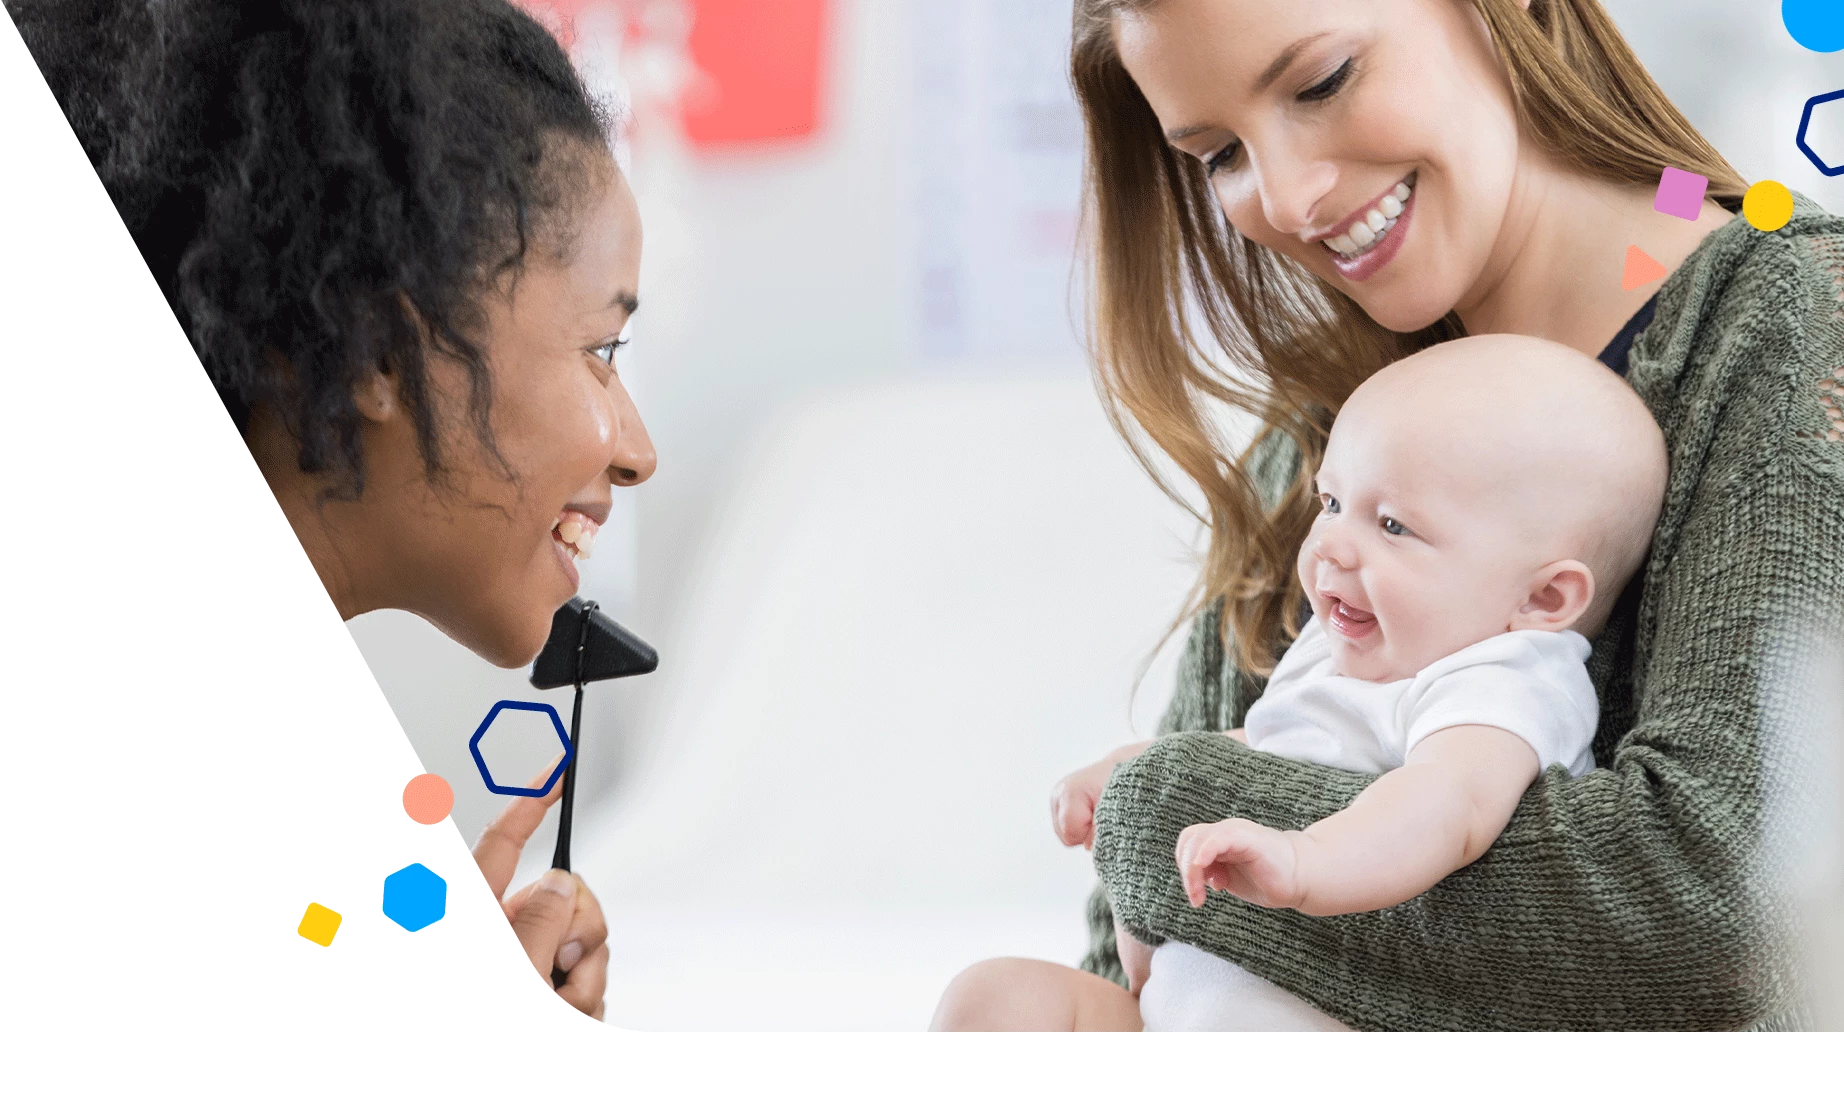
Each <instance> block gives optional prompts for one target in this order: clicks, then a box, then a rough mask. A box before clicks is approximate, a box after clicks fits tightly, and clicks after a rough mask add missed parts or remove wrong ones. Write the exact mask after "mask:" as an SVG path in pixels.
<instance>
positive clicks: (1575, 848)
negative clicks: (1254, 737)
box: [1083, 198, 1844, 1029]
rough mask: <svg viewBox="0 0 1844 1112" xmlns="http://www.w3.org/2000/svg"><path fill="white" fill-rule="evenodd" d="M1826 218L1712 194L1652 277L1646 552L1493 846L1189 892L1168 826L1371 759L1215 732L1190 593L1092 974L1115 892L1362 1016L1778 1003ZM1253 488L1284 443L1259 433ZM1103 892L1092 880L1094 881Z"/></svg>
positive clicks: (1469, 1018) (1514, 1019) (1813, 545)
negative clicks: (1321, 762) (1245, 891)
mask: <svg viewBox="0 0 1844 1112" xmlns="http://www.w3.org/2000/svg"><path fill="white" fill-rule="evenodd" d="M1841 295H1844V220H1840V219H1838V218H1836V217H1833V216H1831V215H1829V214H1827V213H1825V212H1824V211H1823V210H1822V209H1819V208H1818V207H1817V206H1816V205H1813V204H1812V203H1811V202H1809V201H1807V200H1805V199H1804V198H1800V199H1799V201H1798V205H1797V208H1796V212H1795V215H1794V218H1793V221H1792V223H1790V224H1789V225H1787V226H1786V227H1785V228H1784V229H1782V230H1780V231H1779V232H1776V233H1762V232H1759V231H1757V230H1755V229H1754V228H1752V227H1750V226H1749V225H1748V224H1747V223H1746V222H1745V221H1743V220H1740V219H1737V220H1734V221H1732V222H1731V223H1730V224H1728V225H1727V226H1725V227H1723V228H1721V229H1719V230H1718V231H1716V232H1714V233H1712V234H1711V235H1710V236H1708V237H1707V238H1706V239H1705V241H1704V242H1703V244H1702V245H1701V246H1700V247H1699V248H1698V249H1697V251H1696V252H1695V253H1694V254H1693V255H1691V257H1690V258H1689V259H1688V260H1686V261H1685V263H1684V264H1683V265H1682V266H1681V267H1679V268H1678V270H1677V271H1676V273H1674V274H1673V275H1672V276H1671V277H1670V278H1669V279H1667V280H1666V282H1665V284H1664V286H1663V288H1662V290H1661V291H1660V294H1659V302H1658V312H1657V315H1656V317H1655V318H1654V319H1653V321H1652V323H1651V324H1650V325H1649V326H1648V327H1647V328H1646V330H1645V331H1644V332H1643V333H1642V334H1641V335H1640V336H1639V337H1638V339H1637V340H1636V342H1635V343H1634V345H1633V348H1632V352H1631V356H1630V360H1629V369H1628V379H1629V381H1630V382H1631V383H1632V385H1633V387H1634V389H1636V390H1637V391H1638V392H1639V394H1640V396H1641V397H1643V398H1644V399H1645V401H1646V404H1647V405H1648V406H1649V407H1650V408H1651V410H1652V413H1653V415H1654V416H1655V417H1656V418H1657V419H1658V422H1659V425H1660V426H1661V427H1662V428H1663V430H1664V433H1665V439H1666V441H1667V443H1668V444H1669V447H1670V460H1671V479H1670V484H1669V487H1668V490H1667V493H1666V497H1665V505H1664V511H1663V514H1662V516H1661V517H1660V518H1659V522H1658V530H1657V532H1656V533H1655V534H1654V536H1653V545H1652V552H1651V555H1650V556H1649V558H1648V561H1647V563H1646V565H1645V567H1644V569H1643V570H1642V571H1641V572H1640V574H1639V575H1638V576H1636V577H1635V580H1634V583H1633V584H1632V585H1631V586H1629V588H1628V590H1627V591H1626V592H1625V593H1624V594H1623V595H1622V599H1621V604H1620V606H1619V607H1618V608H1617V611H1616V613H1615V615H1614V617H1613V619H1612V620H1611V621H1610V622H1609V623H1608V625H1607V628H1606V629H1605V630H1604V631H1603V632H1602V633H1601V634H1600V636H1598V637H1596V638H1595V639H1594V651H1593V655H1592V656H1591V657H1590V659H1589V662H1588V667H1589V672H1590V674H1591V675H1592V677H1593V679H1594V684H1595V689H1596V691H1597V692H1598V694H1599V696H1600V700H1601V722H1600V729H1599V732H1598V733H1597V735H1596V737H1595V741H1594V754H1595V759H1596V764H1597V766H1598V767H1597V768H1596V770H1595V771H1593V772H1591V773H1589V774H1588V775H1585V776H1582V777H1580V778H1578V779H1573V780H1571V779H1569V778H1568V777H1567V776H1566V775H1565V774H1564V773H1563V771H1562V770H1560V769H1550V770H1549V771H1548V772H1546V773H1545V774H1544V775H1543V776H1542V777H1541V778H1540V779H1539V780H1538V781H1537V782H1536V783H1535V784H1534V785H1532V786H1531V788H1530V790H1529V791H1528V792H1527V793H1526V794H1525V796H1524V799H1523V800H1522V802H1521V803H1520V805H1519V806H1518V808H1517V811H1516V813H1515V814H1514V815H1513V816H1512V819H1511V823H1510V825H1509V826H1507V827H1506V828H1505V831H1504V833H1503V834H1502V835H1500V836H1499V839H1498V841H1497V842H1496V843H1495V844H1494V846H1493V847H1492V848H1491V849H1490V850H1489V851H1488V852H1487V853H1486V854H1485V855H1484V856H1483V857H1481V858H1479V860H1477V861H1476V862H1474V863H1473V864H1471V865H1469V866H1467V867H1466V868H1463V869H1461V870H1459V871H1458V872H1456V873H1454V874H1452V875H1451V876H1449V877H1447V878H1446V879H1444V880H1442V881H1441V882H1440V883H1439V884H1437V885H1435V886H1434V888H1432V889H1431V890H1429V891H1428V892H1426V893H1424V894H1422V895H1420V896H1418V897H1416V898H1415V899H1412V900H1409V901H1408V902H1406V903H1403V904H1400V905H1398V906H1396V907H1392V908H1388V909H1385V910H1382V911H1374V912H1367V913H1363V914H1357V915H1339V916H1332V917H1327V918H1312V917H1309V916H1306V915H1302V914H1300V913H1298V912H1294V911H1287V910H1269V909H1265V908H1260V907H1256V906H1254V905H1251V904H1247V903H1243V902H1241V901H1239V900H1236V899H1234V898H1233V897H1230V896H1227V895H1223V894H1220V893H1213V894H1212V895H1211V896H1210V898H1209V900H1208V901H1207V902H1206V903H1205V905H1204V906H1203V907H1202V908H1192V907H1191V906H1190V904H1189V903H1188V902H1187V900H1186V899H1185V895H1184V891H1183V889H1182V888H1181V887H1180V884H1179V879H1178V872H1177V869H1176V868H1175V866H1174V865H1173V860H1172V849H1173V845H1174V843H1175V842H1176V840H1177V837H1178V833H1179V831H1180V830H1182V829H1184V828H1185V827H1186V826H1188V825H1191V824H1193V823H1199V822H1215V821H1218V820H1220V819H1223V818H1225V817H1228V816H1233V815H1240V816H1243V817H1246V818H1250V819H1253V820H1255V821H1257V822H1261V823H1265V824H1267V825H1270V826H1274V827H1279V828H1282V829H1300V828H1303V827H1305V826H1307V825H1309V824H1311V823H1313V822H1315V821H1317V820H1319V819H1321V818H1324V817H1325V816H1326V815H1328V814H1331V813H1332V812H1334V811H1337V810H1340V809H1342V808H1343V807H1345V806H1346V805H1347V804H1349V803H1350V802H1351V800H1352V798H1353V797H1354V796H1356V795H1357V794H1358V792H1359V791H1361V790H1362V789H1363V788H1364V786H1365V785H1366V784H1368V783H1369V782H1370V780H1371V777H1369V776H1365V775H1361V774H1357V773H1351V772H1344V771H1341V770H1338V769H1332V768H1325V767H1321V766H1317V765H1311V764H1303V763H1298V762H1294V761H1288V760H1283V759H1281V758H1278V757H1275V756H1272V755H1269V754H1266V753H1261V752H1258V751H1255V750H1252V749H1249V748H1246V747H1244V746H1241V745H1235V744H1227V743H1225V741H1224V739H1223V738H1222V737H1221V735H1220V734H1219V733H1218V732H1217V731H1221V730H1226V729H1230V728H1233V727H1235V726H1238V725H1240V724H1241V722H1242V717H1243V714H1244V712H1246V711H1247V709H1248V706H1249V704H1250V703H1251V702H1253V701H1254V699H1255V697H1256V696H1257V695H1259V694H1260V693H1261V688H1262V681H1261V680H1260V679H1259V678H1257V677H1252V676H1249V675H1246V674H1243V673H1241V672H1239V671H1238V670H1237V669H1236V668H1235V667H1234V666H1233V664H1232V663H1231V660H1232V655H1233V654H1230V653H1228V652H1226V650H1225V647H1224V645H1223V643H1222V640H1221V638H1220V637H1218V636H1217V632H1216V631H1217V622H1218V613H1217V609H1216V608H1214V607H1212V608H1210V609H1207V610H1206V611H1205V612H1204V613H1203V614H1202V615H1201V616H1200V617H1199V618H1198V620H1197V622H1196V624H1195V626H1194V627H1193V629H1192V631H1191V636H1190V641H1189V644H1188V646H1187V649H1186V652H1185V656H1184V661H1183V663H1182V665H1181V666H1180V673H1179V681H1178V690H1177V692H1176V695H1175V696H1174V698H1173V700H1172V704H1171V709H1170V710H1169V711H1168V712H1167V715H1166V718H1165V721H1164V724H1163V726H1162V728H1161V733H1162V734H1163V735H1166V736H1163V737H1161V739H1160V740H1159V741H1158V742H1157V743H1156V744H1154V745H1153V746H1152V747H1151V748H1150V749H1148V750H1147V751H1146V752H1145V753H1144V754H1143V755H1142V756H1140V757H1138V758H1136V759H1135V760H1132V761H1129V762H1126V763H1124V764H1122V765H1121V766H1120V767H1118V768H1117V769H1116V770H1115V772H1114V775H1113V777H1112V778H1111V779H1110V780H1109V781H1108V785H1107V788H1106V790H1105V791H1104V792H1103V793H1102V796H1101V802H1100V805H1099V807H1098V809H1097V812H1096V816H1095V828H1096V833H1095V847H1094V854H1095V867H1096V871H1097V872H1098V874H1099V875H1100V878H1101V881H1102V888H1101V889H1099V890H1098V891H1097V894H1096V899H1095V900H1093V901H1092V902H1091V907H1090V922H1091V927H1092V930H1093V935H1094V946H1093V948H1092V949H1091V952H1090V953H1089V956H1088V958H1087V959H1085V961H1084V963H1083V965H1084V967H1085V968H1088V969H1090V970H1092V971H1096V972H1100V973H1102V974H1103V975H1107V976H1111V977H1114V978H1115V979H1119V965H1118V961H1117V959H1116V957H1115V954H1114V943H1113V919H1112V914H1118V915H1119V916H1120V918H1121V922H1122V924H1123V925H1124V927H1125V928H1126V929H1127V930H1128V931H1130V932H1131V933H1132V934H1134V935H1135V936H1136V937H1138V938H1141V939H1143V940H1145V941H1148V942H1155V943H1156V942H1158V941H1161V940H1163V939H1178V940H1181V941H1184V942H1188V943H1190V944H1192V945H1194V946H1197V947H1199V948H1201V949H1204V950H1207V951H1209V952H1211V953H1214V954H1218V955H1220V956H1222V957H1224V958H1227V959H1229V960H1231V961H1234V962H1236V963H1238V964H1240V965H1242V966H1243V967H1245V968H1247V969H1248V970H1250V971H1251V972H1253V973H1256V974H1258V975H1260V976H1262V977H1265V978H1267V979H1268V980H1270V981H1272V982H1274V983H1275V984H1277V985H1280V986H1281V987H1282V988H1285V989H1288V990H1290V991H1292V992H1294V993H1297V994H1298V995H1300V996H1302V997H1304V998H1306V999H1307V1000H1309V1001H1311V1002H1312V1003H1313V1004H1315V1005H1317V1006H1318V1007H1319V1008H1321V1009H1323V1010H1324V1011H1326V1012H1329V1013H1330V1014H1332V1015H1334V1016H1336V1017H1337V1018H1339V1019H1341V1020H1343V1021H1344V1022H1346V1023H1348V1024H1350V1025H1352V1026H1354V1027H1358V1028H1367V1029H1405V1028H1419V1029H1428V1028H1435V1029H1443V1028H1445V1029H1575V1028H1642V1029H1668V1028H1701V1029H1708V1028H1748V1027H1783V1026H1794V1025H1797V1024H1798V1023H1799V1022H1800V1017H1801V1011H1800V1004H1799V998H1798V992H1797V989H1796V984H1795V981H1796V978H1795V977H1793V976H1791V975H1789V971H1788V967H1787V965H1786V963H1784V962H1781V961H1776V960H1770V959H1772V958H1773V957H1774V955H1773V954H1770V953H1768V951H1769V950H1770V949H1773V948H1774V947H1772V946H1771V945H1770V943H1769V942H1768V939H1769V938H1771V937H1774V934H1773V931H1772V929H1771V928H1772V927H1773V922H1771V921H1770V920H1771V916H1769V915H1768V914H1767V912H1766V908H1767V906H1768V903H1769V901H1767V900H1766V899H1765V898H1764V896H1763V892H1764V891H1765V889H1764V887H1763V883H1762V877H1761V875H1760V873H1761V865H1760V852H1759V851H1760V849H1761V842H1762V829H1763V816H1764V806H1763V799H1764V796H1765V795H1766V794H1767V791H1768V787H1767V786H1768V785H1770V784H1771V782H1772V781H1773V769H1772V767H1771V765H1772V761H1771V759H1770V760H1768V761H1766V762H1764V760H1763V757H1764V753H1765V750H1764V747H1763V743H1762V729H1761V725H1762V723H1763V721H1769V722H1771V721H1776V720H1783V719H1784V720H1790V711H1791V708H1790V707H1789V706H1787V705H1783V704H1786V703H1788V702H1789V701H1790V700H1796V699H1798V698H1800V697H1801V693H1800V691H1799V690H1797V689H1796V688H1795V685H1789V684H1785V683H1780V682H1776V681H1777V678H1778V676H1779V675H1782V674H1785V673H1786V672H1787V670H1788V668H1789V667H1790V666H1791V665H1792V664H1793V663H1794V662H1793V661H1791V660H1789V659H1788V657H1787V655H1786V652H1785V649H1784V646H1787V645H1791V644H1795V643H1797V640H1798V638H1799V637H1801V636H1810V635H1812V634H1814V633H1822V634H1825V635H1829V636H1835V635H1836V634H1837V632H1838V631H1839V627H1840V625H1841V624H1844V439H1840V434H1841V433H1844V409H1840V403H1841V402H1844V370H1841V369H1840V368H1844V306H1841V305H1840V297H1841ZM1264 448H1269V449H1271V450H1267V451H1265V452H1264V455H1263V462H1262V466H1261V467H1260V468H1259V469H1258V473H1259V475H1260V476H1261V478H1262V480H1263V485H1264V487H1265V489H1267V490H1268V491H1269V493H1270V497H1273V495H1274V494H1275V492H1277V491H1278V490H1279V489H1280V488H1281V487H1282V486H1284V484H1285V483H1286V481H1287V480H1288V479H1289V477H1290V476H1291V475H1292V473H1293V471H1294V470H1295V469H1296V468H1297V466H1298V460H1297V457H1296V456H1295V455H1294V453H1293V452H1292V450H1291V448H1290V447H1289V446H1282V445H1281V444H1280V443H1279V442H1278V441H1277V440H1275V439H1271V440H1270V441H1269V442H1268V443H1267V444H1265V445H1264ZM1110 905H1111V907H1110Z"/></svg>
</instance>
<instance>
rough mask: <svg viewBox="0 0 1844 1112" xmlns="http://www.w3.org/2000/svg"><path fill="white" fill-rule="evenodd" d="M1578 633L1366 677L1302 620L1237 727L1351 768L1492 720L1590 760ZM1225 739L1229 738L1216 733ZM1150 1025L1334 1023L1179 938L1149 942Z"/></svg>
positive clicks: (1593, 720) (1278, 746) (1590, 688)
mask: <svg viewBox="0 0 1844 1112" xmlns="http://www.w3.org/2000/svg"><path fill="white" fill-rule="evenodd" d="M1587 659H1588V640H1587V638H1585V637H1583V636H1582V635H1581V634H1579V633H1573V632H1563V633H1542V632H1537V631H1534V630H1523V631H1519V632H1516V633H1501V634H1499V635H1498V636H1496V637H1489V638H1487V639H1486V640H1484V641H1480V642H1479V643H1477V644H1474V645H1469V646H1467V647H1466V648H1464V649H1461V650H1460V651H1459V652H1456V653H1453V654H1452V655H1449V656H1444V657H1442V658H1441V659H1439V660H1437V661H1435V662H1434V663H1433V664H1430V665H1428V666H1427V667H1426V668H1424V669H1422V670H1421V671H1420V672H1417V673H1416V674H1415V675H1414V676H1412V677H1410V678H1409V679H1405V680H1396V681H1394V682H1392V683H1371V682H1369V681H1367V680H1358V679H1352V678H1351V677H1349V676H1341V675H1339V674H1338V673H1337V672H1335V671H1334V670H1333V667H1332V651H1331V643H1330V641H1329V640H1328V639H1327V636H1326V633H1325V629H1324V627H1322V626H1321V625H1320V624H1319V622H1318V620H1317V619H1313V620H1311V621H1308V622H1307V623H1306V627H1305V628H1304V629H1302V630H1301V631H1300V636H1299V638H1298V639H1297V640H1296V641H1294V643H1293V646H1292V647H1291V648H1289V649H1288V650H1287V652H1286V655H1284V656H1282V657H1281V659H1280V662H1279V663H1278V664H1276V665H1275V667H1274V674H1273V675H1272V676H1271V677H1269V680H1268V686H1267V689H1266V690H1265V691H1264V692H1263V693H1262V696H1261V698H1259V699H1257V700H1255V703H1254V705H1253V706H1251V707H1250V708H1249V711H1248V715H1247V716H1246V718H1245V720H1244V722H1243V726H1244V728H1245V730H1246V732H1247V735H1248V744H1249V746H1250V748H1253V749H1260V750H1262V751H1263V752H1266V753H1273V754H1274V755H1276V756H1280V757H1287V758H1289V759H1292V760H1296V761H1311V762H1312V763H1314V764H1322V765H1330V766H1332V767H1333V768H1343V769H1349V770H1351V771H1353V772H1374V773H1383V772H1388V771H1389V770H1390V769H1393V768H1400V767H1401V766H1402V763H1403V761H1404V760H1406V759H1407V758H1408V754H1409V750H1411V749H1413V748H1414V747H1415V746H1416V745H1417V744H1418V743H1419V742H1421V740H1422V739H1423V738H1426V737H1427V736H1428V735H1430V734H1433V733H1435V732H1437V731H1439V730H1444V729H1446V728H1447V727H1449V726H1466V725H1480V726H1496V727H1498V728H1499V729H1502V730H1508V731H1510V732H1511V733H1514V734H1516V735H1517V736H1519V737H1521V738H1523V739H1524V740H1525V741H1526V742H1528V743H1529V744H1530V747H1531V748H1532V749H1534V750H1536V753H1537V760H1538V761H1539V762H1540V764H1541V767H1543V768H1548V767H1549V766H1550V765H1557V764H1559V765H1562V766H1563V767H1564V768H1566V769H1568V771H1569V775H1571V776H1580V775H1581V774H1582V773H1584V772H1587V771H1589V770H1590V769H1592V768H1593V767H1594V754H1593V752H1592V751H1591V750H1590V748H1589V746H1590V743H1592V742H1593V740H1594V731H1595V726H1596V724H1597V722H1598V720H1599V716H1600V706H1599V704H1598V703H1597V701H1596V699H1595V695H1594V684H1593V683H1592V682H1591V681H1590V680H1589V679H1588V669H1587V667H1586V664H1585V662H1586V661H1587ZM1224 743H1225V744H1227V745H1234V744H1236V743H1235V742H1233V741H1230V740H1228V739H1225V741H1224ZM1140 1016H1141V1019H1142V1020H1143V1021H1144V1022H1145V1025H1146V1030H1148V1031H1327V1030H1343V1029H1344V1028H1343V1025H1342V1024H1340V1023H1339V1022H1338V1021H1337V1020H1335V1019H1333V1018H1332V1017H1331V1016H1328V1015H1326V1014H1325V1013H1324V1012H1321V1011H1319V1010H1318V1009H1317V1008H1315V1007H1313V1006H1312V1005H1311V1004H1308V1003H1307V1002H1306V1001H1304V1000H1302V999H1300V998H1299V997H1297V996H1295V995H1293V994H1292V993H1290V992H1287V991H1286V990H1284V989H1281V988H1279V987H1277V986H1275V985H1273V984H1270V983H1269V982H1267V981H1265V980H1262V979H1261V978H1259V977H1257V976H1255V975H1254V974H1252V973H1250V972H1248V971H1247V970H1244V969H1242V968H1241V967H1240V966H1237V965H1235V964H1233V963H1231V962H1227V961H1224V960H1223V959H1222V958H1219V957H1217V956H1215V955H1214V954H1208V953H1205V952H1204V951H1202V950H1199V949H1197V948H1196V947H1194V946H1189V945H1186V944H1185V943H1182V942H1167V943H1166V944H1164V945H1163V946H1160V947H1159V948H1158V949H1157V950H1155V951H1153V959H1152V973H1151V975H1150V976H1149V977H1148V979H1147V982H1146V986H1145V987H1144V988H1143V989H1142V990H1141V992H1140Z"/></svg>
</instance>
